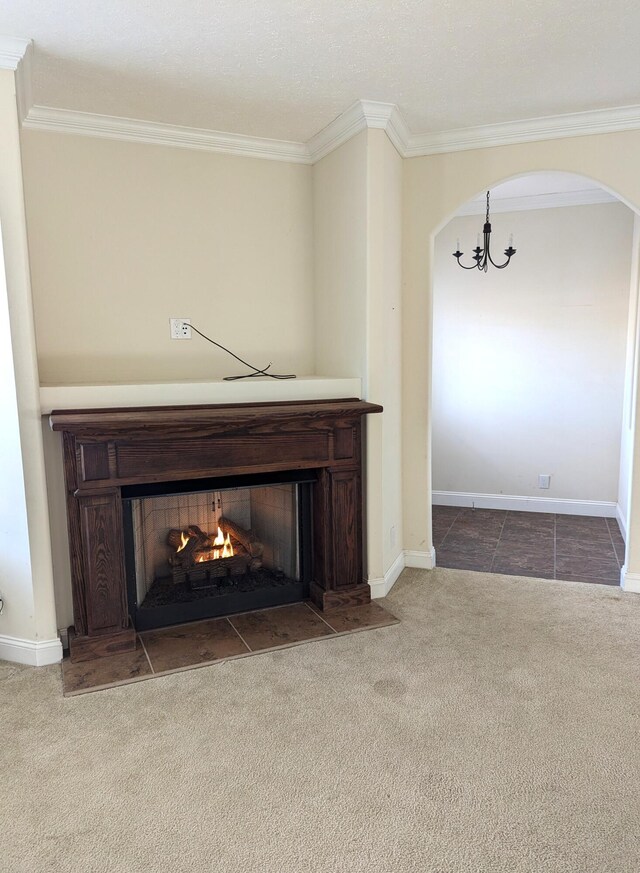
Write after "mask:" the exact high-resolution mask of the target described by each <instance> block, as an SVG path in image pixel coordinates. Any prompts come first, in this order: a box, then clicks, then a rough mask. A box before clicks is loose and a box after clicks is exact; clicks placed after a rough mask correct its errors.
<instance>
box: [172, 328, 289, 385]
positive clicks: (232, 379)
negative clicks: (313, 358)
mask: <svg viewBox="0 0 640 873" xmlns="http://www.w3.org/2000/svg"><path fill="white" fill-rule="evenodd" d="M189 327H190V328H191V329H192V330H195V332H196V333H197V334H199V335H200V336H201V337H202V339H206V341H207V342H209V343H212V344H213V345H214V346H217V347H218V348H219V349H222V351H223V352H226V353H227V354H228V355H231V357H232V358H235V359H236V361H240V363H241V364H244V365H245V367H249V369H251V370H253V373H246V374H245V375H244V376H225V377H224V379H223V381H224V382H237V381H238V379H252V378H253V377H254V376H268V377H269V378H270V379H295V378H296V375H295V373H289V374H287V375H282V374H281V373H267V370H268V369H269V367H270V366H271V363H269V364H267V366H266V367H264V368H263V369H262V370H261V369H260V368H259V367H254V365H253V364H249V363H248V362H247V361H243V360H242V358H239V357H238V355H234V353H233V352H232V351H231V350H230V349H227V348H225V346H223V345H221V344H220V343H217V342H216V341H215V340H212V339H211V337H210V336H207V335H206V334H204V333H202V331H201V330H198V328H197V327H194V326H193V325H192V324H190V325H189Z"/></svg>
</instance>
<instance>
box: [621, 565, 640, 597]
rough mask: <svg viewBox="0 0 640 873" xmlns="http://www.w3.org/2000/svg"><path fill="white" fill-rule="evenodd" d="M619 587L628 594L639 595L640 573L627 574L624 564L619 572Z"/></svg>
mask: <svg viewBox="0 0 640 873" xmlns="http://www.w3.org/2000/svg"><path fill="white" fill-rule="evenodd" d="M620 587H621V588H622V590H623V591H627V592H629V593H630V594H640V573H628V572H627V565H626V564H625V565H624V567H623V568H622V570H620Z"/></svg>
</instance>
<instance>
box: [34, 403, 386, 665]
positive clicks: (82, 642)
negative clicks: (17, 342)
mask: <svg viewBox="0 0 640 873" xmlns="http://www.w3.org/2000/svg"><path fill="white" fill-rule="evenodd" d="M381 411H382V407H381V406H377V405H375V404H373V403H367V402H365V401H362V400H357V399H352V398H350V399H346V400H325V401H314V402H306V401H305V402H300V401H293V402H287V403H262V404H260V403H259V404H234V405H224V406H222V405H215V406H213V405H212V406H191V407H190V406H180V407H151V408H136V409H133V408H132V409H95V410H73V411H67V410H65V411H54V412H53V413H52V414H51V416H50V423H51V427H52V428H53V429H54V430H59V431H62V433H63V446H64V467H65V480H66V489H67V517H68V526H69V549H70V555H71V584H72V592H73V613H74V626H73V627H72V628H70V629H69V644H70V654H71V659H72V660H75V661H81V660H89V659H92V658H96V657H100V656H103V655H108V654H115V653H117V652H122V651H129V650H131V649H134V648H135V644H136V629H138V630H142V629H144V628H145V627H160V626H166V625H169V624H178V623H181V622H183V621H189V620H192V619H194V618H199V617H203V616H204V614H205V613H207V614H208V615H210V616H211V615H224V614H228V613H230V612H242V611H246V610H249V609H254V608H261V607H264V606H268V605H275V604H276V603H288V602H293V601H295V600H303V599H304V598H305V597H307V596H309V597H310V598H311V599H312V600H313V601H314V603H315V604H317V605H318V606H319V607H320V608H321V609H332V608H334V607H338V606H343V605H355V604H361V603H367V602H368V601H369V600H370V597H371V592H370V589H369V586H368V585H367V583H366V582H365V581H364V579H363V560H362V557H363V556H362V552H363V543H362V536H363V532H362V452H361V422H362V416H364V415H366V414H369V413H377V412H381Z"/></svg>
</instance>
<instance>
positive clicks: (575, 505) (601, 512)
mask: <svg viewBox="0 0 640 873" xmlns="http://www.w3.org/2000/svg"><path fill="white" fill-rule="evenodd" d="M432 499H433V503H435V504H436V505H437V506H474V507H475V508H476V509H510V510H512V511H514V512H554V513H557V514H558V515H597V516H600V517H601V518H617V510H618V506H617V504H616V503H613V502H609V501H606V500H563V499H561V498H559V497H518V496H516V495H512V494H473V493H471V492H467V491H434V492H433V495H432Z"/></svg>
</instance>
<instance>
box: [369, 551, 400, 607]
mask: <svg viewBox="0 0 640 873" xmlns="http://www.w3.org/2000/svg"><path fill="white" fill-rule="evenodd" d="M403 570H404V554H403V553H402V552H400V554H399V555H398V557H397V558H396V559H395V561H394V562H393V564H392V565H391V566H390V567H389V569H388V570H387V572H386V573H385V574H384V576H382V577H378V578H377V579H369V587H370V588H371V597H373V598H374V599H377V598H378V597H386V596H387V594H388V593H389V592H390V591H391V589H392V588H393V586H394V585H395V583H396V581H397V579H398V576H399V575H400V573H402V571H403Z"/></svg>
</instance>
